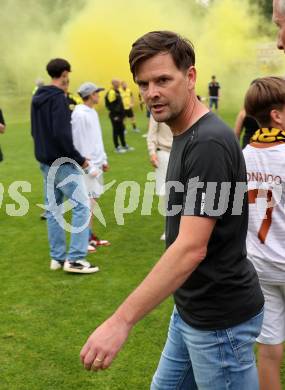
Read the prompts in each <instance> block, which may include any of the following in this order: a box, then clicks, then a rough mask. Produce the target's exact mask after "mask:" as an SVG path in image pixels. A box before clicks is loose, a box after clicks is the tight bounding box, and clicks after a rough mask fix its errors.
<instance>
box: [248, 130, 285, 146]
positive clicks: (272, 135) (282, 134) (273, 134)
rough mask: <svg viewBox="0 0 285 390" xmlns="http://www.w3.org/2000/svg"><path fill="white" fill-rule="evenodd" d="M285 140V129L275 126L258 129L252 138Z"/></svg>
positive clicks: (261, 140) (252, 140)
mask: <svg viewBox="0 0 285 390" xmlns="http://www.w3.org/2000/svg"><path fill="white" fill-rule="evenodd" d="M278 141H279V142H280V141H282V142H285V130H280V129H276V128H274V127H270V128H264V127H263V128H261V129H258V130H257V131H256V132H255V133H254V134H253V136H252V137H251V139H250V142H262V143H269V142H278Z"/></svg>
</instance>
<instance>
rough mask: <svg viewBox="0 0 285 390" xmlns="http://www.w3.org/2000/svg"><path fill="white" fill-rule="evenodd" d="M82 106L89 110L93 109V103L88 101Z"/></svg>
mask: <svg viewBox="0 0 285 390" xmlns="http://www.w3.org/2000/svg"><path fill="white" fill-rule="evenodd" d="M83 104H85V106H87V107H89V108H93V102H91V101H89V100H86V101H85V102H84V103H83Z"/></svg>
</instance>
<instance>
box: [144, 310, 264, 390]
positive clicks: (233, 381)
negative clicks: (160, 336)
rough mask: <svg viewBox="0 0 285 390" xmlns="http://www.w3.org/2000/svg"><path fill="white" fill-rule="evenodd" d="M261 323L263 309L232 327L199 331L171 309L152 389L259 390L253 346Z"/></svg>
mask: <svg viewBox="0 0 285 390" xmlns="http://www.w3.org/2000/svg"><path fill="white" fill-rule="evenodd" d="M262 321H263V310H262V312H260V313H259V314H258V315H257V316H255V317H253V318H251V319H250V320H248V321H246V322H244V323H242V324H240V325H237V326H234V327H232V328H229V329H224V330H214V331H202V330H198V329H194V328H192V327H191V326H189V325H188V324H186V323H185V322H184V321H183V320H182V318H181V317H180V315H179V314H178V311H177V309H176V307H174V311H173V314H172V317H171V320H170V325H169V332H168V338H167V341H166V344H165V347H164V350H163V352H162V355H161V358H160V362H159V365H158V368H157V371H156V373H155V375H154V377H153V380H152V384H151V390H197V389H199V390H247V389H250V390H258V389H259V385H258V376H257V370H256V364H255V356H254V351H253V347H254V343H255V340H256V337H257V336H258V335H259V333H260V330H261V325H262Z"/></svg>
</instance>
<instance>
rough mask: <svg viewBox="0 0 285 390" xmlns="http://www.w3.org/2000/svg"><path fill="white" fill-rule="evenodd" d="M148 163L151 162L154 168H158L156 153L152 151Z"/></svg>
mask: <svg viewBox="0 0 285 390" xmlns="http://www.w3.org/2000/svg"><path fill="white" fill-rule="evenodd" d="M150 163H151V165H152V166H153V167H154V168H158V158H157V154H156V153H153V154H152V155H151V156H150Z"/></svg>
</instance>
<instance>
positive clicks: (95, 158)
mask: <svg viewBox="0 0 285 390" xmlns="http://www.w3.org/2000/svg"><path fill="white" fill-rule="evenodd" d="M103 90H104V88H101V87H98V86H97V85H96V84H94V83H91V82H86V83H83V84H82V85H81V86H80V87H79V89H78V94H79V95H80V97H81V98H82V100H83V104H78V105H76V106H75V108H74V111H73V113H72V117H71V124H72V136H73V143H74V146H75V148H76V149H77V150H78V151H80V152H82V153H83V154H84V156H86V157H87V158H88V159H89V166H88V168H87V169H86V185H87V190H88V194H89V197H90V199H91V203H92V208H94V206H95V202H96V200H97V199H98V198H99V197H100V196H101V195H102V193H103V191H104V182H103V172H106V171H107V170H108V169H109V165H108V161H107V155H106V152H105V149H104V144H103V138H102V130H101V125H100V121H99V117H98V114H97V112H96V110H95V109H94V108H93V107H94V105H95V104H97V103H98V102H99V92H100V91H103ZM92 225H93V215H92V217H91V221H90V236H89V246H88V251H89V252H95V251H96V246H108V245H110V242H109V241H107V240H100V239H99V238H98V237H97V236H96V234H95V233H94V232H92Z"/></svg>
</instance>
